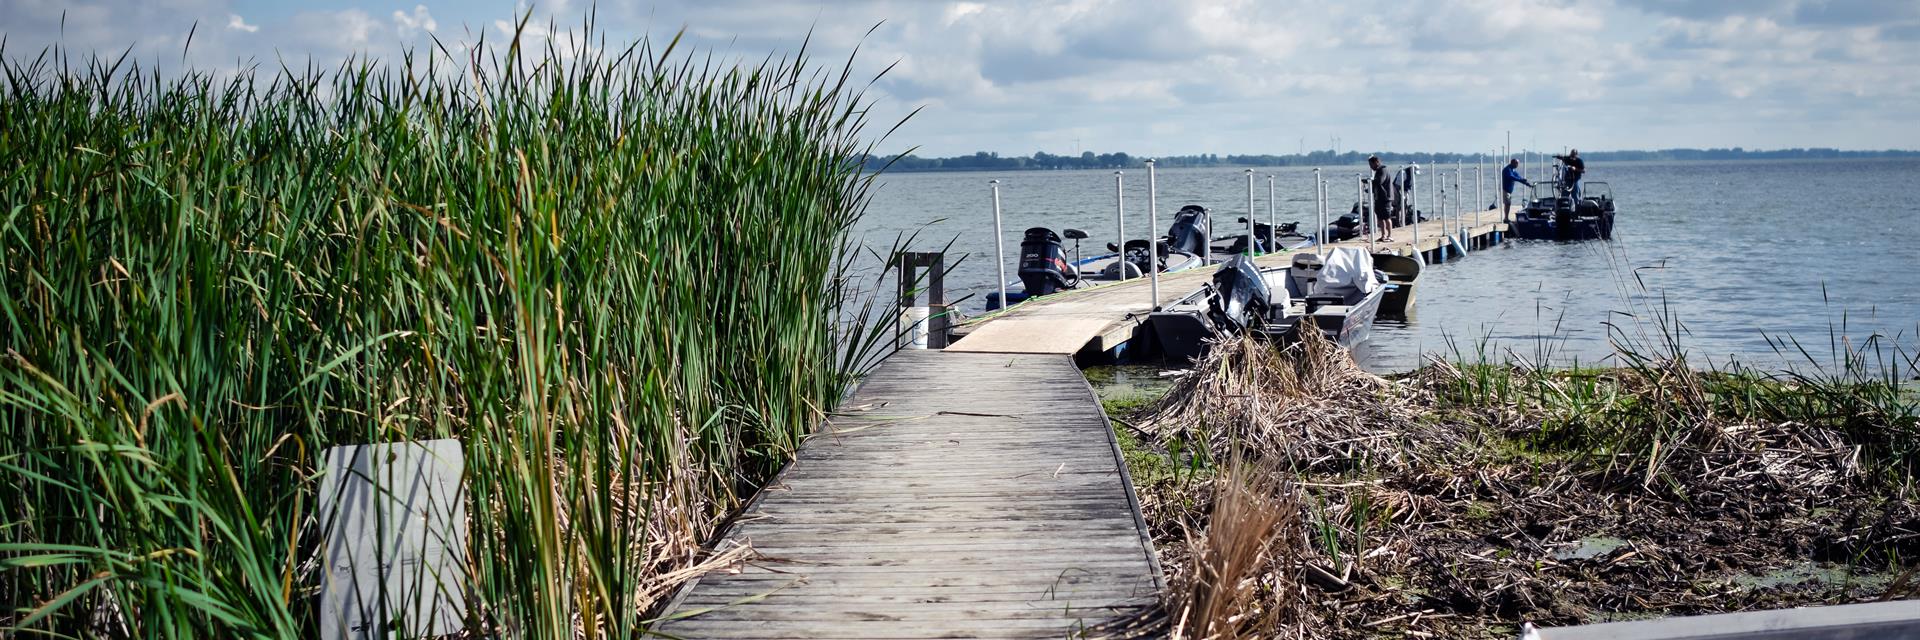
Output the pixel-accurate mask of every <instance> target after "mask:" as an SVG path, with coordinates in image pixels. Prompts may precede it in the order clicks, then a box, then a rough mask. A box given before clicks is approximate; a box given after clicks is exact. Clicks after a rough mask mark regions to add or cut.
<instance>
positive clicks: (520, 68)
mask: <svg viewBox="0 0 1920 640" xmlns="http://www.w3.org/2000/svg"><path fill="white" fill-rule="evenodd" d="M590 28H591V26H590V25H589V29H590ZM587 41H593V42H594V45H593V46H591V47H587V46H582V47H579V48H577V49H573V50H559V49H555V48H552V47H553V45H551V44H549V45H548V48H546V49H541V50H534V49H529V48H523V47H521V46H520V41H519V40H518V39H517V38H516V39H514V40H513V41H512V42H509V43H506V44H505V45H504V46H493V45H481V46H479V47H477V48H475V49H472V50H463V51H460V52H457V53H456V52H453V51H450V50H447V49H436V50H432V51H423V52H416V53H415V54H409V55H408V56H406V57H404V58H403V59H400V60H391V61H371V60H355V61H351V62H348V63H346V64H345V65H343V66H341V67H339V68H337V69H332V70H297V69H280V68H268V67H254V68H250V69H247V70H243V71H241V72H239V73H237V74H234V73H203V72H191V71H190V72H185V73H182V74H161V73H159V72H156V71H153V70H150V69H146V68H142V67H141V66H139V65H138V64H136V63H134V62H132V61H128V60H124V59H123V60H118V61H116V60H76V59H71V58H69V57H67V56H66V55H65V54H64V53H63V52H61V51H58V50H54V51H48V52H45V53H42V54H39V55H38V56H17V54H20V53H22V52H17V51H0V56H4V57H6V58H7V59H8V60H10V62H7V63H6V66H5V85H4V89H3V91H4V94H0V174H4V180H3V181H0V193H3V194H4V198H0V202H4V204H5V207H4V210H0V216H4V218H0V244H4V247H5V251H4V265H0V267H3V268H0V331H3V332H5V334H6V338H5V345H6V349H5V352H4V362H0V486H4V487H6V489H5V491H0V635H16V634H17V635H20V636H22V637H25V636H30V635H37V634H39V633H40V632H47V633H52V634H55V635H100V636H106V637H137V638H157V637H183V638H238V637H286V638H309V637H314V635H315V633H316V630H315V629H316V625H317V622H316V612H315V610H316V606H317V605H316V603H315V600H316V598H315V592H316V589H317V585H318V581H319V576H318V575H317V573H318V563H317V560H316V558H317V552H316V549H317V545H318V544H319V541H318V539H317V537H318V533H317V531H316V529H315V517H316V514H315V513H314V509H315V507H314V504H315V499H314V495H313V492H314V490H315V488H316V485H317V480H316V474H317V473H318V472H319V469H317V467H316V461H317V458H318V455H319V452H320V451H321V450H322V449H323V448H325V447H329V446H334V445H341V444H362V443H372V442H393V441H401V440H408V439H425V438H458V439H459V440H460V441H461V442H462V443H463V445H464V446H465V449H466V454H465V455H466V458H465V459H466V486H467V491H468V492H469V499H470V507H469V508H468V510H467V511H468V513H469V514H470V520H471V522H470V530H471V531H472V539H471V540H470V544H469V547H470V548H469V550H468V551H469V553H468V556H469V558H470V560H471V561H470V563H469V570H468V576H467V579H468V581H469V583H470V591H471V592H470V593H469V594H468V596H467V599H468V602H469V605H468V607H467V611H468V619H467V620H466V621H465V626H466V628H467V629H468V634H469V635H473V636H500V635H507V636H511V637H517V638H572V637H580V636H584V637H635V636H638V635H641V634H642V633H643V630H644V628H645V627H646V625H647V621H646V616H647V615H648V611H649V608H650V607H651V606H653V605H654V603H655V602H656V601H657V600H658V599H659V598H661V596H662V595H663V594H664V593H666V592H667V590H668V589H670V588H671V586H672V582H673V581H674V580H676V579H680V578H683V577H685V573H684V572H680V573H676V572H677V571H678V570H681V569H685V568H686V567H688V566H690V565H693V564H695V563H698V562H700V561H701V557H700V549H699V542H700V541H702V540H703V539H704V538H706V537H707V536H708V535H709V534H710V533H711V532H712V529H713V528H714V527H715V525H716V523H717V522H718V520H719V519H720V518H722V517H724V515H725V514H726V513H728V512H729V511H731V510H732V509H733V508H734V507H735V506H736V505H737V503H738V500H739V496H741V495H742V494H743V493H745V492H747V491H750V490H751V489H752V487H753V486H754V485H755V483H756V482H757V481H759V480H761V479H762V478H765V477H766V476H767V475H768V474H769V473H770V472H771V471H773V470H775V469H777V468H778V467H779V466H780V465H781V464H783V463H784V461H785V460H786V459H787V456H788V454H789V452H790V451H792V449H793V448H794V447H795V445H796V443H797V442H798V441H799V440H800V439H801V438H802V437H803V435H804V434H806V433H807V432H808V430H809V428H810V426H811V425H813V424H814V423H815V422H816V421H817V419H819V418H820V417H821V415H822V413H823V412H824V411H827V410H829V409H830V408H831V407H832V406H833V405H834V403H835V402H836V401H837V400H838V399H839V398H840V397H841V395H842V393H843V390H844V389H845V388H846V387H847V385H848V383H849V379H850V377H851V375H852V374H853V373H855V371H854V369H855V368H856V364H857V363H860V362H865V361H867V357H868V356H870V355H871V353H872V349H873V348H874V347H875V346H876V345H877V343H876V342H875V340H876V339H877V338H878V336H879V332H878V330H877V329H876V330H874V331H868V330H867V329H866V326H845V325H842V324H840V323H839V319H840V318H841V312H842V311H843V310H849V309H852V308H854V307H857V306H859V303H860V300H858V299H856V298H859V297H860V296H861V294H859V293H857V292H856V291H855V290H854V289H855V288H854V287H851V286H849V283H848V282H847V278H846V276H847V267H848V263H847V262H846V258H845V257H846V256H850V255H852V253H853V252H852V251H850V250H849V249H850V248H851V247H849V230H850V229H851V228H852V225H853V224H854V222H855V221H856V219H857V218H858V216H859V215H860V213H861V212H862V210H863V209H864V207H865V205H866V202H867V198H868V189H869V187H870V186H871V177H872V176H871V175H868V174H865V173H863V170H862V162H863V159H864V157H865V152H866V151H867V147H866V146H865V144H866V142H865V141H863V140H862V139H861V138H860V132H861V129H862V126H863V125H864V124H865V123H864V117H865V115H864V114H865V102H864V101H863V100H862V99H861V97H860V95H859V93H858V87H857V86H852V85H849V84H848V75H847V73H846V70H845V69H837V68H834V69H818V68H815V67H813V66H811V65H810V64H808V63H807V62H806V61H805V60H804V59H803V58H789V59H768V60H767V61H765V62H762V63H759V64H757V65H751V64H750V65H748V66H735V65H732V64H729V63H722V62H717V61H714V60H712V59H711V58H710V57H702V56H696V55H689V54H686V53H685V52H676V51H675V50H674V46H673V44H674V43H665V44H664V46H662V43H653V42H641V43H639V44H637V45H634V46H632V47H630V48H626V49H619V48H609V47H608V46H607V43H606V42H604V41H594V40H593V39H591V38H590V39H588V40H587ZM849 315H851V316H852V317H854V318H860V317H866V316H863V315H861V314H859V313H853V314H849ZM848 345H851V346H848Z"/></svg>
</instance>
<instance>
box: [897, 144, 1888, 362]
mask: <svg viewBox="0 0 1920 640" xmlns="http://www.w3.org/2000/svg"><path fill="white" fill-rule="evenodd" d="M1358 172H1359V168H1358V167H1341V168H1339V169H1338V170H1328V171H1327V175H1329V176H1330V177H1334V176H1337V177H1338V178H1339V182H1338V183H1336V184H1338V185H1339V186H1338V187H1337V188H1336V190H1335V196H1334V197H1333V202H1334V203H1335V204H1334V206H1335V207H1336V208H1338V209H1341V210H1344V209H1345V208H1346V206H1347V205H1349V204H1351V203H1352V201H1353V197H1352V195H1351V194H1352V193H1353V192H1354V191H1355V187H1354V178H1355V177H1356V176H1357V175H1358ZM1268 175H1272V176H1274V181H1275V190H1276V191H1277V195H1278V198H1277V205H1278V207H1277V208H1278V217H1279V219H1280V220H1281V221H1282V222H1285V221H1289V220H1297V221H1301V222H1302V223H1303V225H1302V226H1303V228H1310V227H1311V226H1312V218H1313V213H1312V201H1313V186H1312V184H1313V183H1312V179H1313V173H1312V171H1311V170H1310V169H1302V168H1280V169H1270V170H1256V176H1257V178H1256V187H1255V192H1256V193H1255V195H1256V205H1255V209H1256V211H1257V213H1258V215H1259V216H1260V217H1261V218H1262V219H1263V220H1264V219H1265V218H1266V217H1267V215H1268V204H1267V187H1266V176H1268ZM1483 175H1485V176H1486V177H1487V183H1486V186H1485V187H1483V188H1482V195H1481V198H1482V200H1483V201H1486V202H1491V200H1492V198H1493V197H1494V196H1495V194H1494V191H1493V188H1492V181H1491V175H1490V172H1483ZM1465 176H1466V177H1465V181H1464V182H1463V185H1462V186H1463V189H1461V192H1462V193H1463V194H1464V195H1465V196H1466V199H1465V201H1466V202H1472V201H1473V198H1474V189H1473V186H1472V179H1473V170H1472V168H1471V167H1468V168H1467V171H1466V173H1465ZM991 179H998V180H1000V182H1001V185H1000V186H1001V205H1002V210H1003V213H1004V220H1005V223H1004V227H1005V234H1006V246H1007V252H1008V254H1009V257H1008V261H1009V263H1008V265H1007V270H1008V273H1009V275H1010V276H1011V275H1012V272H1013V264H1012V261H1013V259H1014V257H1013V255H1012V254H1014V253H1016V252H1017V251H1018V247H1019V241H1020V233H1021V231H1022V230H1024V229H1026V228H1027V227H1032V226H1046V227H1051V228H1054V229H1055V230H1058V229H1060V228H1062V227H1076V228H1080V229H1084V230H1086V231H1087V232H1088V233H1089V234H1090V235H1091V236H1092V239H1091V240H1088V241H1085V243H1086V248H1087V250H1088V251H1090V252H1091V251H1096V250H1099V248H1100V247H1103V246H1104V245H1105V244H1106V243H1107V242H1110V241H1112V240H1113V238H1114V237H1115V235H1116V233H1115V228H1114V227H1115V225H1114V209H1115V207H1114V177H1113V173H1112V172H1111V171H1058V172H1054V171H1046V172H1042V171H1027V172H1007V173H997V174H996V173H988V172H955V173H902V174H894V175H887V176H885V177H883V178H882V180H883V184H882V186H881V187H880V189H879V190H878V191H877V192H876V195H875V198H874V202H873V205H872V208H871V209H870V210H869V212H868V214H867V216H866V218H865V219H864V221H863V222H862V226H863V227H864V232H865V234H866V237H867V241H868V242H869V243H871V244H877V245H880V246H882V247H884V246H886V245H887V244H890V243H891V241H892V239H893V238H894V236H895V235H896V234H898V233H913V232H915V231H918V232H919V233H920V240H919V241H918V242H917V243H916V244H917V246H920V247H930V248H937V247H938V246H939V245H941V244H944V243H946V242H947V241H949V240H951V241H953V248H952V250H951V253H950V254H949V255H950V256H957V255H960V254H967V255H968V257H967V258H966V259H965V261H964V262H963V263H962V264H961V265H960V266H959V267H958V268H957V269H956V270H955V272H954V273H953V274H952V275H951V276H949V279H948V281H947V282H948V284H947V286H948V289H949V291H951V292H956V293H950V294H949V297H950V298H952V299H958V298H959V297H960V296H963V295H967V294H980V295H976V296H975V297H974V298H973V299H971V300H968V301H967V302H966V303H964V306H965V307H966V308H967V309H968V310H970V311H978V310H979V309H980V308H981V306H982V300H983V299H984V295H983V294H984V292H985V291H988V290H991V289H992V288H993V286H994V284H993V283H994V280H995V276H994V249H993V218H992V208H991V199H990V192H989V190H988V185H987V181H988V180H991ZM1125 180H1126V184H1125V194H1126V205H1125V209H1126V213H1127V215H1126V225H1127V235H1128V236H1129V237H1135V238H1137V237H1142V234H1143V232H1144V231H1146V229H1147V226H1146V222H1147V210H1146V175H1145V172H1144V171H1129V172H1127V173H1126V175H1125ZM1588 180H1589V181H1590V182H1591V181H1604V182H1608V183H1610V184H1611V186H1612V189H1613V193H1614V196H1615V198H1616V199H1617V201H1618V205H1619V212H1620V213H1619V219H1618V224H1617V226H1616V228H1615V231H1614V234H1615V237H1614V240H1613V241H1611V242H1586V243H1571V244H1561V243H1551V242H1510V243H1508V244H1506V245H1504V246H1501V247H1497V248H1494V249H1492V250H1488V251H1480V252H1475V253H1472V254H1469V255H1468V256H1467V257H1466V258H1465V259H1461V260H1458V261H1455V262H1451V263H1447V264H1440V265H1433V266H1432V267H1430V268H1429V269H1428V270H1427V271H1426V272H1425V273H1424V274H1422V276H1421V278H1420V284H1419V289H1418V296H1419V297H1418V305H1417V309H1416V311H1415V313H1414V317H1413V318H1411V319H1410V320H1408V321H1407V322H1406V323H1404V324H1392V325H1389V324H1385V323H1382V324H1381V325H1380V326H1377V327H1376V328H1375V330H1374V332H1373V337H1372V339H1371V340H1370V341H1369V343H1368V344H1367V345H1366V346H1365V347H1364V348H1363V349H1362V350H1361V353H1360V356H1361V359H1362V361H1363V362H1364V363H1365V364H1366V365H1367V366H1368V367H1369V368H1372V369H1375V370H1380V371H1392V370H1405V369H1410V368H1412V367H1414V366H1417V365H1418V363H1419V361H1420V358H1421V357H1422V355H1423V354H1429V353H1440V354H1452V353H1453V352H1455V351H1459V352H1464V353H1466V354H1469V355H1474V354H1479V353H1487V354H1488V355H1490V356H1497V357H1519V358H1525V359H1528V360H1542V359H1545V360H1549V361H1552V362H1554V363H1559V364H1569V363H1572V362H1574V361H1578V362H1580V363H1582V364H1606V363H1608V362H1611V360H1610V358H1611V357H1612V353H1613V348H1612V346H1611V345H1610V340H1617V339H1624V340H1629V341H1634V342H1645V343H1656V342H1662V341H1663V339H1662V337H1661V325H1662V323H1661V322H1660V321H1659V320H1660V316H1662V315H1666V316H1668V317H1670V318H1672V319H1673V321H1670V322H1668V323H1666V326H1670V327H1671V326H1678V327H1679V328H1680V331H1679V335H1678V339H1679V342H1680V344H1681V345H1682V347H1683V348H1684V349H1686V351H1687V352H1688V353H1689V355H1690V356H1691V357H1693V358H1695V359H1696V361H1701V360H1710V361H1711V362H1713V363H1724V362H1726V361H1728V360H1730V359H1738V360H1740V361H1742V362H1745V363H1749V364H1754V365H1760V366H1781V365H1791V364H1794V363H1793V362H1791V361H1790V360H1789V359H1787V358H1784V357H1783V356H1781V355H1780V354H1779V352H1777V351H1776V348H1775V347H1774V345H1772V344H1770V343H1769V340H1768V337H1767V336H1775V337H1780V336H1788V335H1790V336H1792V337H1794V338H1796V339H1798V340H1799V341H1800V343H1801V344H1802V345H1803V346H1805V347H1806V349H1807V350H1808V351H1809V352H1811V353H1812V354H1813V355H1814V356H1815V357H1816V358H1819V359H1821V360H1825V359H1827V357H1828V356H1829V355H1830V354H1831V353H1832V349H1831V348H1830V343H1831V342H1832V339H1831V338H1832V336H1833V335H1834V334H1844V337H1845V338H1847V339H1848V340H1850V341H1852V342H1854V343H1860V342H1861V341H1863V340H1865V339H1866V338H1867V337H1868V336H1870V335H1872V334H1875V333H1879V334H1882V335H1884V336H1887V339H1890V340H1896V341H1898V342H1899V343H1900V344H1903V345H1906V346H1907V347H1909V348H1911V347H1912V346H1913V345H1914V344H1915V343H1916V342H1920V340H1916V331H1917V330H1920V286H1916V285H1915V273H1916V271H1917V270H1920V214H1917V213H1916V209H1920V196H1916V193H1915V190H1914V188H1913V186H1912V185H1913V184H1914V183H1915V182H1916V180H1920V161H1914V160H1872V161H1834V160H1812V161H1778V162H1774V161H1744V162H1728V163H1708V162H1686V163H1616V164H1609V163H1592V164H1591V165H1589V171H1588ZM1158 186H1159V198H1158V202H1159V210H1160V224H1161V225H1162V226H1165V225H1166V224H1168V222H1169V221H1170V219H1171V217H1172V213H1173V212H1174V211H1175V210H1177V209H1179V207H1180V206H1181V205H1184V204H1200V205H1204V206H1206V207H1207V208H1209V209H1211V210H1213V211H1214V213H1215V216H1214V220H1215V223H1216V224H1220V225H1222V226H1223V227H1232V226H1234V225H1235V223H1234V220H1235V219H1237V218H1238V217H1239V216H1240V215H1241V214H1242V212H1244V211H1246V209H1247V187H1246V177H1245V173H1244V170H1243V169H1174V170H1167V171H1161V172H1159V175H1158ZM1422 192H1423V194H1422V197H1423V198H1424V197H1425V195H1424V192H1425V189H1424V188H1423V189H1422ZM1469 217H1471V214H1470V213H1469ZM1160 231H1163V230H1160ZM1160 231H1156V233H1158V232H1160ZM1227 233H1228V230H1226V229H1216V230H1215V235H1226V234H1227ZM1069 248H1071V245H1070V244H1069ZM1795 358H1800V356H1799V355H1798V353H1797V352H1795Z"/></svg>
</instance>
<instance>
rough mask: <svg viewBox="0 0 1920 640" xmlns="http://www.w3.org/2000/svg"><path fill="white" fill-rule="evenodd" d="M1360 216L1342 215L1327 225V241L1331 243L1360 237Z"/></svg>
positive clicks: (1352, 214) (1355, 214)
mask: <svg viewBox="0 0 1920 640" xmlns="http://www.w3.org/2000/svg"><path fill="white" fill-rule="evenodd" d="M1360 225H1361V222H1360V214H1358V213H1349V214H1346V215H1342V216H1340V217H1339V218H1337V219H1335V220H1334V221H1333V222H1331V223H1328V224H1327V239H1328V240H1329V241H1333V242H1339V241H1342V240H1352V239H1354V238H1358V237H1360Z"/></svg>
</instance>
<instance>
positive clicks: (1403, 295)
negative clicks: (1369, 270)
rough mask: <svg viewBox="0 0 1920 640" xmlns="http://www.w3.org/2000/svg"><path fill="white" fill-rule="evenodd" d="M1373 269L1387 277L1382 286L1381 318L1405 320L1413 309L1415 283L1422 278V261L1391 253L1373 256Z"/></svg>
mask: <svg viewBox="0 0 1920 640" xmlns="http://www.w3.org/2000/svg"><path fill="white" fill-rule="evenodd" d="M1373 268H1374V269H1375V270H1378V271H1379V272H1380V273H1381V274H1383V275H1385V276H1387V282H1386V284H1384V285H1382V287H1383V288H1385V289H1386V293H1385V294H1383V295H1381V297H1380V317H1383V318H1394V319H1400V320H1404V319H1406V317H1407V314H1408V313H1409V312H1410V311H1412V309H1413V283H1414V281H1415V280H1418V279H1419V278H1420V261H1419V260H1416V259H1414V258H1410V257H1407V256H1402V255H1394V254H1391V253H1376V254H1373Z"/></svg>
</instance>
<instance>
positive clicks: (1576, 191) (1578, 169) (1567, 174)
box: [1553, 149, 1587, 203]
mask: <svg viewBox="0 0 1920 640" xmlns="http://www.w3.org/2000/svg"><path fill="white" fill-rule="evenodd" d="M1553 159H1555V160H1559V161H1560V164H1564V165H1567V169H1566V171H1563V172H1561V174H1560V187H1561V188H1562V189H1564V190H1566V191H1567V192H1568V193H1570V194H1572V197H1573V201H1574V202H1576V203H1578V202H1580V176H1581V175H1583V174H1585V173H1586V172H1587V163H1586V162H1585V161H1583V160H1581V159H1580V150H1579V149H1571V150H1568V151H1567V155H1564V156H1554V157H1553Z"/></svg>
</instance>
